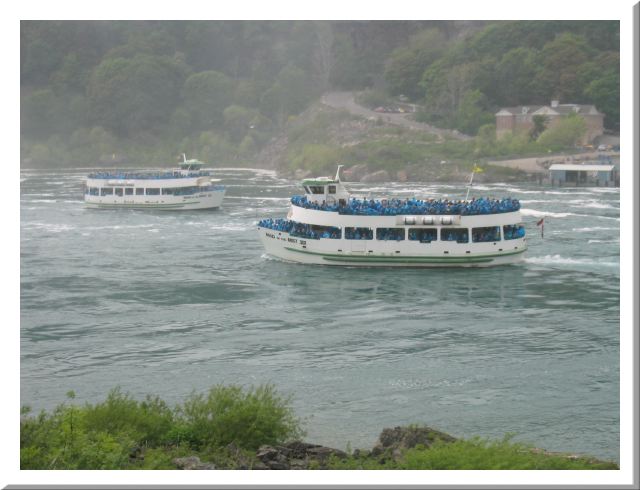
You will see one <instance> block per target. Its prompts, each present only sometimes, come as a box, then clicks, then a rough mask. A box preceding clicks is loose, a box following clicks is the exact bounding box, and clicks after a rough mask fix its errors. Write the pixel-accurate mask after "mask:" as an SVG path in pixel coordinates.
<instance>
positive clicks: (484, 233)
mask: <svg viewBox="0 0 640 490" xmlns="http://www.w3.org/2000/svg"><path fill="white" fill-rule="evenodd" d="M471 239H472V240H473V241H474V242H498V241H500V227H499V226H485V227H482V228H474V229H473V230H472V232H471Z"/></svg>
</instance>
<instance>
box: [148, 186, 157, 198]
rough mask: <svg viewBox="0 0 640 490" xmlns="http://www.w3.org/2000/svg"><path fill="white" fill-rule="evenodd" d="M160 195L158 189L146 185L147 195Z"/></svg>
mask: <svg viewBox="0 0 640 490" xmlns="http://www.w3.org/2000/svg"><path fill="white" fill-rule="evenodd" d="M158 195H160V189H159V188H157V187H147V196H158Z"/></svg>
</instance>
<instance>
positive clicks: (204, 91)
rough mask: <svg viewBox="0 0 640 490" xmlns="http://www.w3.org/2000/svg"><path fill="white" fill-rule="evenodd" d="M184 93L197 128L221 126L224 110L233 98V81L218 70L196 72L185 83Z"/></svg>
mask: <svg viewBox="0 0 640 490" xmlns="http://www.w3.org/2000/svg"><path fill="white" fill-rule="evenodd" d="M182 95H183V98H184V104H185V107H186V109H187V110H188V111H189V113H190V115H191V118H192V121H193V124H194V127H195V128H197V129H209V128H212V127H219V126H220V125H221V124H222V122H223V111H224V109H225V107H227V106H228V105H229V104H230V102H231V101H232V99H233V82H232V80H231V79H230V78H229V77H228V76H226V75H225V74H224V73H220V72H218V71H203V72H200V73H195V74H193V75H191V76H190V77H189V78H187V80H186V82H185V83H184V88H183V90H182Z"/></svg>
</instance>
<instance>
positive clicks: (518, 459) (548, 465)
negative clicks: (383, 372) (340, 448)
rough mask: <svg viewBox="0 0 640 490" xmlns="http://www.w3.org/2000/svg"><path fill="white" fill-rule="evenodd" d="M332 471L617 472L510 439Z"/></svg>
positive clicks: (352, 462)
mask: <svg viewBox="0 0 640 490" xmlns="http://www.w3.org/2000/svg"><path fill="white" fill-rule="evenodd" d="M329 468H330V469H339V470H347V469H352V470H392V469H393V470H583V469H589V470H594V469H618V466H617V465H616V464H615V463H609V462H602V461H593V460H590V459H589V458H583V457H578V458H570V457H568V456H567V455H562V454H545V453H543V452H541V451H539V450H538V451H537V450H534V449H533V448H532V447H531V446H528V445H526V444H520V443H514V442H511V441H510V437H509V436H507V437H504V438H503V439H501V440H497V441H488V440H485V439H480V438H477V437H476V438H472V439H466V440H464V439H460V440H457V441H455V442H451V443H446V442H443V441H437V442H435V443H434V444H433V445H432V446H430V447H429V448H425V447H423V446H416V447H414V448H412V449H409V450H407V451H406V452H405V453H404V454H403V455H402V457H400V458H398V459H397V460H396V459H393V458H384V459H378V458H375V457H353V456H352V457H349V458H348V459H346V460H342V461H340V460H337V459H333V460H332V461H331V462H330V465H329Z"/></svg>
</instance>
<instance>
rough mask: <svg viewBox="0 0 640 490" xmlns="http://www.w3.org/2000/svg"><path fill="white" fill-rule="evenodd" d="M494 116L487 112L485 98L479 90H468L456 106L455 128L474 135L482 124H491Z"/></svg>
mask: <svg viewBox="0 0 640 490" xmlns="http://www.w3.org/2000/svg"><path fill="white" fill-rule="evenodd" d="M493 120H494V115H493V114H492V113H491V112H489V111H488V101H487V97H486V96H485V95H484V94H483V93H482V92H480V90H470V91H468V92H466V93H465V94H464V96H463V97H462V101H461V102H460V105H459V106H458V110H457V112H456V116H455V121H456V127H457V128H458V129H459V130H460V131H462V132H463V133H466V134H476V133H477V131H478V128H480V126H482V125H484V124H491V122H492V121H493Z"/></svg>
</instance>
